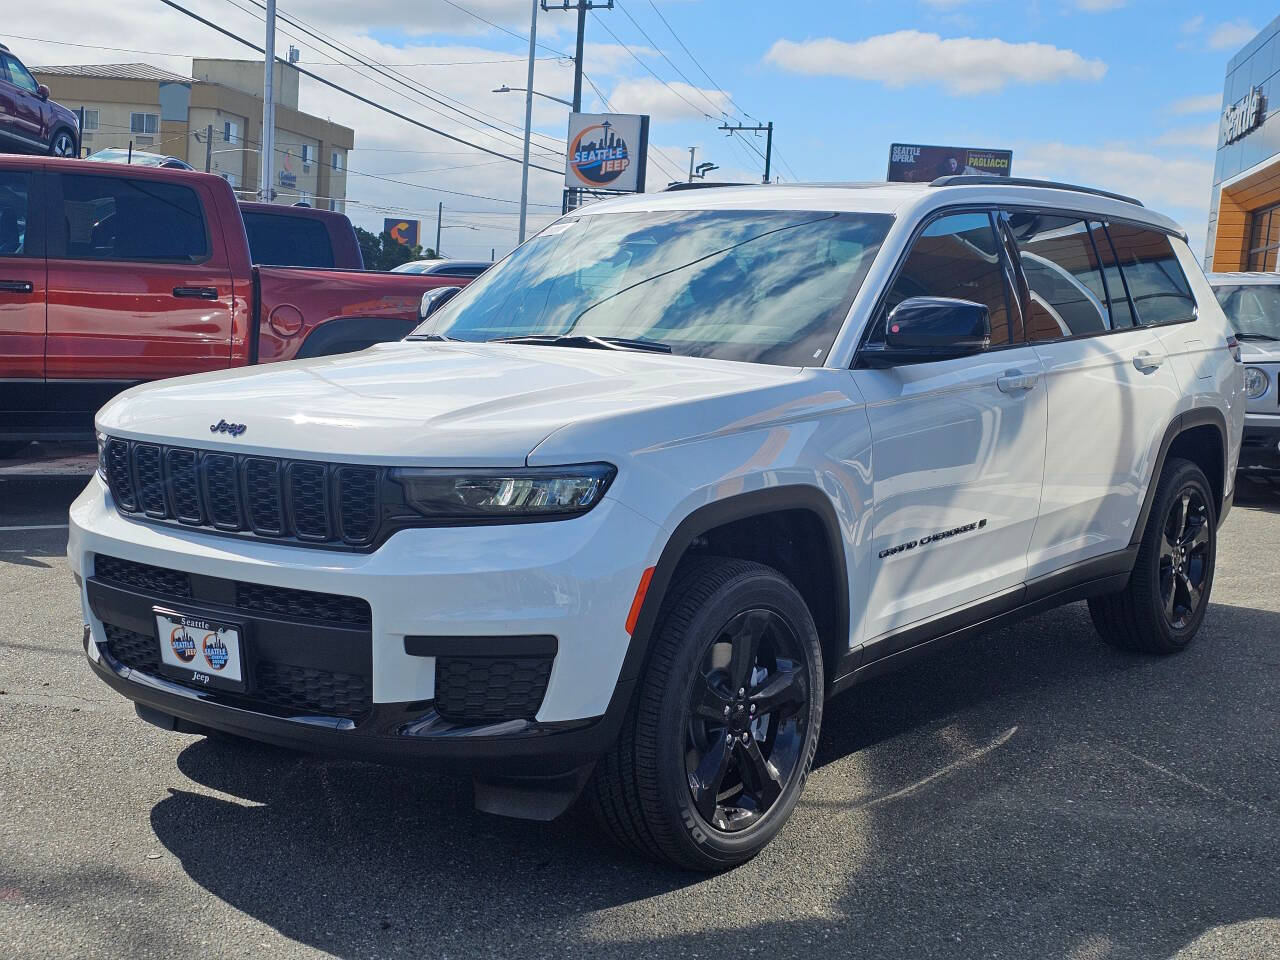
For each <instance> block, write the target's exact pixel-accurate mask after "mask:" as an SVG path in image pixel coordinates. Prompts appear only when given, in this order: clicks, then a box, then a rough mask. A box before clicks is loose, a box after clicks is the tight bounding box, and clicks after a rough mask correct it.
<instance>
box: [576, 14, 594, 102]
mask: <svg viewBox="0 0 1280 960" xmlns="http://www.w3.org/2000/svg"><path fill="white" fill-rule="evenodd" d="M590 9H591V4H589V3H588V2H587V0H578V44H577V46H576V47H575V48H574V54H573V112H574V113H581V112H582V41H583V39H584V38H585V37H586V33H587V11H588V10H590Z"/></svg>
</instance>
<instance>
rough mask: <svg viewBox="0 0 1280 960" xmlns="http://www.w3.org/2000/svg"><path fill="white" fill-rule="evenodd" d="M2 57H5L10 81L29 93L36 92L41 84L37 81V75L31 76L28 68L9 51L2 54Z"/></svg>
mask: <svg viewBox="0 0 1280 960" xmlns="http://www.w3.org/2000/svg"><path fill="white" fill-rule="evenodd" d="M0 57H3V58H4V65H5V68H6V69H7V70H8V72H9V82H10V83H12V84H13V85H14V86H15V87H17V88H18V89H20V90H25V91H26V92H27V93H35V92H36V89H37V88H38V87H39V86H40V84H38V83H36V79H35V77H33V76H31V74H30V73H29V72H28V71H27V68H26V67H24V66H23V65H22V64H21V63H20V62H19V61H18V59H17V57H11V56H9V54H7V53H5V54H0Z"/></svg>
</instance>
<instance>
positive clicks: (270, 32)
mask: <svg viewBox="0 0 1280 960" xmlns="http://www.w3.org/2000/svg"><path fill="white" fill-rule="evenodd" d="M266 4H267V11H266V16H267V39H266V44H265V50H264V52H263V55H262V155H261V161H262V162H261V164H260V165H259V167H258V199H259V200H262V201H264V202H266V203H270V202H271V198H272V197H273V196H274V194H275V191H274V190H272V189H271V182H272V180H273V179H274V176H275V171H274V169H273V167H274V161H275V152H276V96H275V76H276V0H266Z"/></svg>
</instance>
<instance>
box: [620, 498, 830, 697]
mask: <svg viewBox="0 0 1280 960" xmlns="http://www.w3.org/2000/svg"><path fill="white" fill-rule="evenodd" d="M784 510H804V511H807V512H809V513H812V514H814V515H815V516H816V517H817V518H818V520H819V522H820V523H821V524H822V527H823V529H824V530H825V531H826V535H827V545H828V551H829V554H830V562H831V564H832V568H833V573H834V579H835V583H836V585H837V590H836V594H837V595H836V597H835V601H836V623H835V627H834V637H833V640H834V647H835V649H830V650H826V651H825V652H826V654H827V655H828V664H829V666H830V667H831V668H832V669H833V670H838V669H840V666H839V665H840V664H841V661H842V659H843V657H844V655H845V653H846V652H847V651H846V650H845V649H843V647H842V646H841V644H840V640H841V638H843V639H844V641H845V644H847V643H848V637H849V587H848V584H849V573H848V565H847V563H846V561H845V552H844V537H843V535H842V534H841V530H840V520H839V518H838V517H837V515H836V509H835V505H834V504H833V503H832V502H831V498H830V497H828V496H827V495H826V494H825V493H824V492H823V491H822V490H821V489H820V488H818V487H816V486H810V485H808V484H788V485H785V486H779V487H768V488H766V489H764V490H754V491H751V492H749V493H741V494H738V495H736V496H733V497H728V498H726V499H724V500H717V501H715V502H714V503H708V504H705V505H703V506H701V507H698V508H697V509H696V510H694V511H693V512H691V513H690V514H689V515H688V516H686V517H685V518H684V519H683V520H681V521H680V523H679V524H678V525H677V526H676V528H675V530H674V531H673V532H672V534H671V536H670V537H669V538H668V539H667V543H666V546H665V547H663V549H662V554H661V556H660V557H659V558H658V562H657V564H656V565H655V566H654V570H653V576H652V577H651V578H650V580H649V588H648V590H647V591H646V592H645V597H644V603H643V604H642V605H641V607H640V614H639V616H638V617H637V618H636V626H635V630H634V631H633V632H632V634H631V643H630V645H629V646H628V648H627V655H626V657H625V658H624V659H623V661H622V670H621V671H620V673H619V676H618V679H619V681H620V682H621V681H627V680H634V679H636V678H637V677H639V676H640V675H641V673H642V672H643V670H644V666H645V662H646V660H647V656H648V650H649V645H650V641H651V640H652V637H653V631H654V628H655V627H656V626H657V620H658V611H659V610H660V609H661V607H662V603H663V600H664V599H665V598H666V595H667V590H668V589H669V588H670V586H671V578H672V576H673V575H674V574H675V571H676V567H677V566H678V565H679V563H680V559H681V558H682V557H683V556H684V554H685V552H686V551H687V550H688V549H689V547H690V545H691V544H692V543H693V542H694V540H696V539H697V538H698V537H700V536H702V535H703V534H705V533H706V532H707V531H709V530H712V529H714V528H716V527H720V526H723V525H724V524H726V523H732V522H734V521H735V520H746V519H747V518H749V517H755V516H762V515H764V514H769V513H778V512H780V511H784ZM832 679H833V678H832V677H828V678H827V684H828V686H830V683H831V680H832Z"/></svg>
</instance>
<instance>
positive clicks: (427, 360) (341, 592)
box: [69, 177, 1244, 869]
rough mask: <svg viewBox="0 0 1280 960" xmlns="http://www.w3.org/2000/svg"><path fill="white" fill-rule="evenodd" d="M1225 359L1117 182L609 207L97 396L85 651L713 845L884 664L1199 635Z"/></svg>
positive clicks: (205, 697)
mask: <svg viewBox="0 0 1280 960" xmlns="http://www.w3.org/2000/svg"><path fill="white" fill-rule="evenodd" d="M243 333H244V335H246V336H251V335H253V332H252V331H250V330H245V331H243ZM1235 352H1236V345H1235V340H1234V338H1233V337H1232V335H1231V331H1230V329H1229V328H1228V325H1227V322H1226V320H1225V318H1224V317H1223V314H1222V311H1221V310H1220V308H1219V306H1218V302H1217V300H1216V299H1215V298H1214V295H1213V292H1212V291H1211V290H1210V289H1209V285H1208V284H1207V282H1206V281H1205V278H1204V274H1203V273H1202V272H1201V271H1200V268H1199V267H1198V266H1197V264H1196V260H1195V257H1194V256H1193V255H1192V254H1191V252H1190V251H1189V250H1188V248H1187V244H1186V239H1185V237H1184V236H1183V234H1182V232H1181V231H1180V230H1179V228H1178V227H1177V226H1176V225H1175V224H1174V223H1172V222H1171V221H1169V220H1168V219H1166V218H1165V217H1162V216H1160V215H1158V214H1155V213H1152V212H1150V211H1149V210H1146V209H1144V208H1143V207H1142V206H1141V205H1139V204H1138V203H1136V202H1134V201H1129V200H1126V199H1125V198H1123V197H1116V196H1111V195H1106V194H1101V193H1099V192H1096V191H1089V190H1086V189H1083V188H1072V187H1067V186H1063V185H1055V184H1038V183H1031V182H1025V181H1023V182H1020V181H1009V180H1005V181H992V180H987V179H981V178H977V179H975V178H971V177H952V178H946V179H944V180H941V181H937V182H935V183H934V184H933V185H930V186H915V185H893V186H889V185H871V186H845V187H836V186H824V187H807V186H759V187H728V188H714V189H704V190H687V191H680V192H669V193H666V194H657V195H652V194H651V195H642V196H635V197H630V198H626V199H618V200H612V201H608V202H604V203H600V204H596V205H594V206H591V207H589V208H587V209H585V210H581V211H578V212H576V213H573V214H571V215H569V216H567V217H565V218H563V219H561V220H559V221H558V222H556V223H555V224H553V225H552V226H550V227H549V228H547V229H546V230H544V231H543V232H542V233H541V234H539V235H538V236H537V237H535V238H534V239H532V240H530V241H529V242H528V243H526V244H524V245H523V246H521V247H520V248H519V249H517V250H516V251H515V252H514V253H513V254H511V256H509V257H508V258H507V259H506V260H505V261H503V262H502V263H500V264H498V265H497V266H495V267H494V268H492V269H491V270H489V271H487V272H486V273H485V274H484V275H483V276H481V277H480V278H479V279H478V280H477V281H476V282H475V283H473V284H472V285H471V286H469V287H467V288H466V289H465V290H463V291H462V292H461V293H459V294H458V295H457V296H456V297H454V298H453V299H452V300H450V301H449V302H448V303H447V304H446V305H445V306H443V307H442V308H440V309H439V310H438V311H437V312H436V313H434V314H433V315H431V316H430V317H429V318H428V319H427V320H426V321H425V322H424V323H423V325H422V326H421V327H420V329H419V330H418V331H417V333H415V334H414V335H413V336H411V337H410V338H409V339H408V340H407V341H405V342H401V343H394V344H384V345H381V346H377V347H373V348H371V349H368V350H365V351H363V352H361V353H357V354H352V355H348V356H340V357H328V358H320V359H314V360H307V361H300V362H293V363H285V364H279V365H274V366H272V367H271V368H269V369H265V370H244V371H238V372H231V373H217V374H208V375H200V376H194V377H185V378H183V379H179V380H171V381H169V382H166V383H160V384H156V385H152V386H146V387H141V388H138V389H135V390H131V391H129V392H127V393H125V394H123V395H121V396H120V397H119V398H118V399H116V400H115V401H113V402H112V403H111V404H109V405H108V406H107V407H105V408H104V409H103V410H102V411H101V412H100V414H99V415H98V421H97V426H98V430H99V432H100V434H101V451H102V453H101V463H100V472H99V474H98V475H97V476H96V477H95V478H94V479H93V481H92V482H91V483H90V484H89V487H88V489H86V490H85V492H84V493H83V495H81V497H80V498H79V499H78V500H77V501H76V502H75V504H74V505H73V507H72V509H71V538H70V546H69V554H70V558H71V565H72V567H73V568H74V570H75V571H76V573H77V575H78V578H79V582H80V589H81V599H82V602H83V606H84V620H85V624H86V626H85V631H84V643H85V649H86V651H87V654H88V658H89V662H90V664H91V666H92V668H93V670H94V671H95V672H96V673H97V674H98V676H99V677H101V678H102V679H103V680H104V681H105V682H106V683H107V684H109V685H110V686H111V687H113V688H114V689H116V690H118V691H119V692H120V693H122V694H123V695H125V696H126V697H128V698H130V699H131V700H133V701H135V703H136V704H137V709H138V713H139V714H140V715H141V716H142V717H143V718H144V719H147V720H149V721H151V722H153V723H157V724H160V725H162V726H165V727H168V728H171V729H176V730H180V731H208V730H214V731H222V732H229V733H232V734H239V735H241V736H244V737H249V738H253V739H257V740H263V741H267V742H270V743H275V744H281V745H286V746H294V747H299V748H305V749H312V750H317V751H323V752H327V753H331V754H337V755H345V756H349V757H357V758H366V759H383V760H392V761H409V762H415V763H431V762H440V763H443V764H446V765H449V766H450V767H453V768H460V767H461V768H465V769H467V770H469V771H470V772H471V773H472V775H473V776H474V779H475V785H476V802H477V804H478V806H479V807H480V808H481V809H483V810H488V811H492V812H497V813H504V814H511V815H517V816H526V817H536V818H550V817H554V816H556V815H558V814H559V813H561V812H562V811H563V810H565V809H566V808H567V807H568V806H569V805H570V804H571V803H573V802H574V800H575V799H576V798H577V797H578V796H579V795H580V794H583V793H584V792H585V799H586V800H587V802H588V803H589V804H590V805H591V806H592V807H593V808H594V809H595V811H596V812H597V813H598V814H599V816H600V819H601V820H602V821H603V822H604V824H605V825H606V826H607V827H608V828H609V829H610V830H611V831H612V833H613V834H615V835H616V836H617V838H618V839H619V840H620V841H622V842H623V843H625V844H627V845H629V846H631V847H632V848H634V849H635V850H637V851H639V852H640V853H642V854H645V855H648V856H652V857H656V858H662V859H666V860H669V861H671V862H674V863H677V864H681V865H684V866H687V867H692V868H700V869H718V868H724V867H728V866H731V865H733V864H736V863H739V862H741V861H743V860H745V859H746V858H748V857H750V856H751V855H753V854H754V853H756V852H757V851H758V850H760V849H761V848H762V847H763V846H764V845H765V844H766V843H767V842H768V841H769V840H770V839H771V838H772V837H773V836H774V835H775V834H776V833H777V832H778V830H779V829H780V828H781V827H782V825H783V823H784V822H785V821H786V819H787V817H788V815H789V814H790V813H791V811H792V809H793V808H794V807H795V805H796V803H797V801H798V799H799V796H800V792H801V788H802V786H803V784H804V780H805V776H806V773H807V771H808V770H809V766H810V763H811V762H812V759H813V755H814V748H815V744H816V742H817V739H818V732H819V728H820V725H821V721H822V707H823V700H824V699H825V698H826V697H827V696H830V695H831V694H834V693H836V692H838V691H840V690H843V689H845V688H847V687H849V686H851V685H852V684H854V683H857V682H858V681H859V680H862V679H864V678H866V677H869V676H872V675H875V674H877V673H879V672H881V671H883V670H885V669H887V668H891V667H896V666H898V665H900V664H902V663H905V662H907V661H909V660H911V659H912V657H913V656H914V655H915V654H917V653H919V652H922V651H925V650H927V649H930V648H935V647H937V646H939V645H940V644H941V643H942V642H943V641H947V640H952V639H955V638H958V637H961V636H963V635H965V634H968V633H971V632H973V631H975V630H980V629H984V628H987V627H990V626H992V625H994V624H997V623H1002V622H1006V621H1008V620H1010V619H1012V618H1015V617H1020V616H1023V615H1025V614H1028V613H1030V612H1034V611H1038V610H1043V609H1045V608H1047V607H1050V606H1053V605H1055V604H1062V603H1066V602H1069V601H1075V600H1081V599H1084V598H1087V599H1088V600H1089V604H1090V610H1091V612H1092V614H1093V621H1094V623H1095V624H1096V625H1097V628H1098V631H1099V632H1100V633H1101V634H1102V636H1103V638H1104V639H1105V640H1107V641H1109V642H1111V643H1114V644H1117V645H1119V646H1122V647H1125V648H1127V649H1131V650H1139V651H1145V652H1153V653H1170V652H1173V651H1177V650H1180V649H1182V648H1183V647H1185V646H1186V645H1187V644H1188V643H1190V642H1191V640H1192V638H1193V637H1194V635H1195V633H1196V631H1197V629H1198V628H1199V626H1200V623H1201V620H1202V618H1203V617H1204V613H1205V607H1206V604H1207V602H1208V598H1209V591H1210V588H1211V587H1212V585H1213V571H1214V552H1215V547H1216V540H1217V529H1218V525H1219V523H1220V522H1221V520H1222V517H1223V516H1224V514H1225V513H1226V511H1227V509H1228V506H1229V504H1230V502H1231V498H1232V483H1233V477H1234V474H1235V467H1236V461H1237V457H1238V455H1239V451H1240V436H1241V430H1242V426H1243V417H1244V404H1243V393H1242V390H1243V387H1242V381H1243V373H1242V369H1241V367H1240V366H1239V365H1238V363H1237V360H1236V357H1235V356H1234V354H1235Z"/></svg>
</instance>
